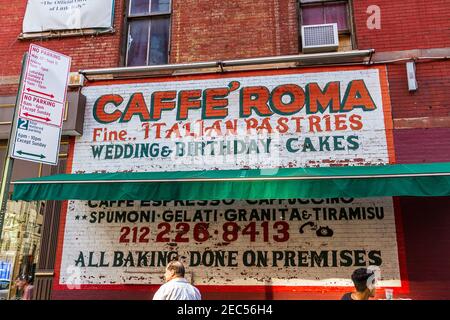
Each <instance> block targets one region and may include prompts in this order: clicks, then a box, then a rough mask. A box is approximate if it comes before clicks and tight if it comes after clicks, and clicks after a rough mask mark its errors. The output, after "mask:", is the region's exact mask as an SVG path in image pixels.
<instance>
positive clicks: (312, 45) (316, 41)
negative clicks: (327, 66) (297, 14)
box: [302, 23, 339, 53]
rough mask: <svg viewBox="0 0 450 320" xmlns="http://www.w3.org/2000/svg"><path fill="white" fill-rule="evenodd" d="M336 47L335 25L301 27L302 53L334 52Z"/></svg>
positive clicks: (337, 43) (337, 40)
mask: <svg viewBox="0 0 450 320" xmlns="http://www.w3.org/2000/svg"><path fill="white" fill-rule="evenodd" d="M338 47H339V37H338V29H337V23H327V24H314V25H308V26H302V49H303V50H302V51H303V53H315V52H328V51H336V50H337V48H338Z"/></svg>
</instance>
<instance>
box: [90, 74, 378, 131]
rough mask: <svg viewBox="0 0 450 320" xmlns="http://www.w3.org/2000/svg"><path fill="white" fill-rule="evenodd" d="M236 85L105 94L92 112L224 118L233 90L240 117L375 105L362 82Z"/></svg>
mask: <svg viewBox="0 0 450 320" xmlns="http://www.w3.org/2000/svg"><path fill="white" fill-rule="evenodd" d="M239 88H240V83H239V82H238V81H231V82H230V83H229V85H228V87H223V88H207V89H195V90H180V91H175V90H171V91H154V92H152V93H151V95H150V96H149V97H146V96H144V94H143V93H142V92H135V93H133V94H132V95H131V96H130V97H129V99H128V100H127V101H126V100H125V99H124V98H123V97H122V96H121V95H118V94H105V95H102V96H100V97H99V98H98V99H97V100H96V102H95V104H94V108H93V116H94V118H95V120H97V121H98V122H99V123H104V124H107V123H113V122H129V121H130V120H131V119H132V118H133V117H139V119H140V120H141V121H142V122H148V121H159V120H161V118H162V117H163V115H164V114H166V113H174V114H175V115H176V119H177V120H187V119H188V118H189V113H190V111H192V110H201V112H202V119H224V118H226V117H227V116H228V105H229V98H228V97H229V95H230V94H231V93H232V92H236V93H238V94H239V115H240V117H241V118H249V117H251V116H254V115H258V116H262V117H270V116H272V115H274V114H277V115H282V116H285V115H294V114H297V113H299V112H301V111H302V110H304V112H306V114H317V113H322V114H323V113H325V112H330V113H346V112H351V111H353V110H355V109H362V110H363V111H373V110H375V109H376V108H377V107H376V105H375V103H374V101H373V99H372V97H371V95H370V93H369V90H368V89H367V86H366V84H365V82H364V80H353V81H350V82H349V83H348V85H347V87H346V90H345V92H341V85H340V82H339V81H334V82H329V83H327V84H326V85H325V87H324V88H321V87H320V86H319V84H317V83H308V84H307V85H306V86H305V87H304V88H303V87H301V86H299V85H296V84H292V83H288V84H282V85H279V86H277V87H275V88H273V89H269V88H267V87H265V86H247V87H242V88H240V89H239ZM238 89H239V90H238ZM147 101H149V103H148V102H147Z"/></svg>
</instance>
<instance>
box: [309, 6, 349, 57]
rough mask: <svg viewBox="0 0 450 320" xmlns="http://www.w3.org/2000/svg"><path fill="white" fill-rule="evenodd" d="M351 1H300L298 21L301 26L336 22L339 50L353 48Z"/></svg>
mask: <svg viewBox="0 0 450 320" xmlns="http://www.w3.org/2000/svg"><path fill="white" fill-rule="evenodd" d="M351 16H352V15H351V3H349V1H326V0H325V1H311V0H309V1H308V0H302V1H300V23H301V25H303V26H306V25H313V24H324V23H337V27H338V32H339V43H340V44H339V51H346V50H352V49H353V47H354V46H353V42H354V41H352V40H353V34H352V19H351Z"/></svg>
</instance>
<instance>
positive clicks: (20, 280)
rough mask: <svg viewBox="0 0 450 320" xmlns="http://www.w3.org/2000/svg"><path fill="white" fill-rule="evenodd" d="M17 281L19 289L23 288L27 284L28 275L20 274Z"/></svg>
mask: <svg viewBox="0 0 450 320" xmlns="http://www.w3.org/2000/svg"><path fill="white" fill-rule="evenodd" d="M15 283H16V286H17V288H18V289H22V288H23V287H24V286H25V285H26V284H27V277H26V276H24V275H21V276H18V277H17V279H16V282H15Z"/></svg>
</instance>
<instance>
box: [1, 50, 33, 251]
mask: <svg viewBox="0 0 450 320" xmlns="http://www.w3.org/2000/svg"><path fill="white" fill-rule="evenodd" d="M27 58H28V53H25V54H24V55H23V58H22V71H21V72H20V80H19V90H18V91H17V97H16V104H15V105H14V113H13V119H12V122H11V130H10V133H9V139H8V146H7V148H6V152H7V154H6V159H5V165H4V166H3V175H2V182H1V186H0V201H1V207H0V249H1V246H2V243H3V242H2V240H3V237H2V233H3V223H4V220H5V214H6V204H7V202H8V198H9V185H10V183H11V175H12V170H13V164H14V158H12V157H11V148H12V145H13V142H12V140H11V139H13V137H15V133H16V128H17V114H18V110H19V108H18V105H19V101H20V96H21V95H22V90H23V83H22V80H23V75H24V72H25V67H26V62H27Z"/></svg>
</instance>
